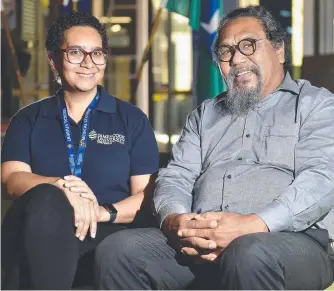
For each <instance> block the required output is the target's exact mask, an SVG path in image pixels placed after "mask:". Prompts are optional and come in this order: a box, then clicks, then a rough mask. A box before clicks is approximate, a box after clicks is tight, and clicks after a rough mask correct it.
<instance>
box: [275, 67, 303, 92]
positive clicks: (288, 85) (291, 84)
mask: <svg viewBox="0 0 334 291" xmlns="http://www.w3.org/2000/svg"><path fill="white" fill-rule="evenodd" d="M277 91H290V92H293V93H295V94H299V87H298V85H297V83H296V82H295V81H294V80H292V78H291V76H290V73H289V72H286V74H285V77H284V80H283V82H282V83H281V85H280V86H279V87H278V88H277Z"/></svg>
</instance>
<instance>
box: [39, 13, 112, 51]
mask: <svg viewBox="0 0 334 291" xmlns="http://www.w3.org/2000/svg"><path fill="white" fill-rule="evenodd" d="M73 26H89V27H92V28H94V29H96V31H97V32H98V33H99V34H100V35H101V38H102V48H103V49H108V38H107V34H106V30H105V28H104V26H103V25H102V24H101V23H100V21H99V20H98V19H97V18H96V17H94V16H93V15H91V14H89V13H85V12H71V13H67V14H64V15H62V16H61V17H59V18H58V19H57V20H56V21H55V22H54V23H53V24H52V25H51V26H50V27H49V29H48V31H47V33H46V40H45V47H46V50H47V51H49V52H55V51H57V50H58V49H59V46H60V45H61V42H62V41H63V39H64V32H65V31H66V30H67V29H69V28H71V27H73Z"/></svg>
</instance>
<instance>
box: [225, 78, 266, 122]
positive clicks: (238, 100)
mask: <svg viewBox="0 0 334 291" xmlns="http://www.w3.org/2000/svg"><path fill="white" fill-rule="evenodd" d="M258 78H259V82H258V84H257V87H256V88H254V89H247V87H245V88H234V84H233V79H234V77H228V78H227V79H226V84H227V88H228V91H227V94H226V99H225V105H226V109H227V110H228V112H229V113H230V114H232V115H237V116H241V115H246V114H247V113H248V111H249V110H250V109H254V108H255V106H256V104H257V103H258V102H259V96H260V92H261V89H262V82H261V78H260V76H259V75H258Z"/></svg>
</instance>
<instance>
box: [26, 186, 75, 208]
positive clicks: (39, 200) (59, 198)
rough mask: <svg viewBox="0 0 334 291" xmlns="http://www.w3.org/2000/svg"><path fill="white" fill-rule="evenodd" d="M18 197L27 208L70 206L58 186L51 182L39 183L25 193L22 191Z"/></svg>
mask: <svg viewBox="0 0 334 291" xmlns="http://www.w3.org/2000/svg"><path fill="white" fill-rule="evenodd" d="M20 199H22V200H23V201H22V202H23V204H25V206H26V208H27V210H28V211H29V210H31V211H33V212H34V211H36V210H38V209H41V208H44V209H48V208H58V209H59V208H64V207H65V208H68V209H69V207H70V204H69V201H68V199H67V198H66V196H65V194H64V192H63V191H62V190H61V189H59V188H58V187H56V186H54V185H52V184H46V183H45V184H39V185H37V186H35V187H33V188H31V189H30V190H28V191H27V192H26V193H24V194H23V195H22V196H21V197H20Z"/></svg>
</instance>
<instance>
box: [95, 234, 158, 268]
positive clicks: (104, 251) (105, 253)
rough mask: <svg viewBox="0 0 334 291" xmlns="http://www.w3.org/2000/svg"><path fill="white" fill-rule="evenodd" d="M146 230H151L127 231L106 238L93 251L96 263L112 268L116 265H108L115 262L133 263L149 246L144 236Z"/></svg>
mask: <svg viewBox="0 0 334 291" xmlns="http://www.w3.org/2000/svg"><path fill="white" fill-rule="evenodd" d="M147 230H151V229H129V230H123V231H118V232H116V233H113V234H112V235H110V236H108V237H107V238H105V239H104V240H103V241H102V242H101V243H100V244H99V246H98V247H97V249H96V251H95V261H96V263H97V264H98V265H108V266H109V267H112V266H116V265H115V264H110V263H111V262H115V261H116V260H117V261H123V262H126V261H130V262H133V261H134V260H135V259H136V258H138V257H139V255H140V254H142V253H143V252H145V250H147V247H148V246H149V244H150V241H149V240H148V239H147V237H146V236H145V234H146V232H147ZM109 261H110V262H109Z"/></svg>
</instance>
